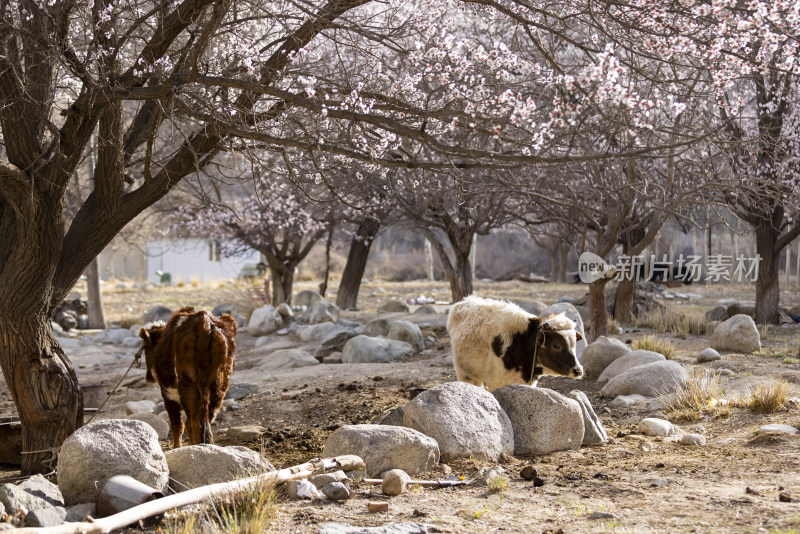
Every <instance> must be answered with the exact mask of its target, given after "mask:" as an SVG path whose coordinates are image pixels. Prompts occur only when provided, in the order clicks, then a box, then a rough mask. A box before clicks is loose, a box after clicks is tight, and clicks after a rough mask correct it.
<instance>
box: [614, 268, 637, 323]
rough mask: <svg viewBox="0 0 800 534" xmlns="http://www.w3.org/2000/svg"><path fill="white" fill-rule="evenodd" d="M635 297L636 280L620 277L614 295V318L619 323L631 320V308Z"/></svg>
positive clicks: (630, 321)
mask: <svg viewBox="0 0 800 534" xmlns="http://www.w3.org/2000/svg"><path fill="white" fill-rule="evenodd" d="M635 298H636V280H635V279H634V278H633V277H631V278H630V279H628V277H621V279H620V281H619V284H618V285H617V291H616V293H615V295H614V318H615V319H616V320H617V321H619V322H621V323H632V322H633V308H634V303H635Z"/></svg>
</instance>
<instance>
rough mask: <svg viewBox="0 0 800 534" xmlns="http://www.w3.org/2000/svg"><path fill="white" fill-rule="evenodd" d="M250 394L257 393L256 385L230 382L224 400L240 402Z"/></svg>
mask: <svg viewBox="0 0 800 534" xmlns="http://www.w3.org/2000/svg"><path fill="white" fill-rule="evenodd" d="M252 393H258V384H251V383H248V382H233V381H232V382H231V385H230V387H229V388H228V392H227V393H226V394H225V398H226V399H233V400H240V399H243V398H245V397H246V396H248V395H250V394H252Z"/></svg>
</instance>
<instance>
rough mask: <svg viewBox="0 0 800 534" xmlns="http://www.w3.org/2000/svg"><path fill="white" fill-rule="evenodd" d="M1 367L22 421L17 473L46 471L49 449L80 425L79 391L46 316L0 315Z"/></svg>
mask: <svg viewBox="0 0 800 534" xmlns="http://www.w3.org/2000/svg"><path fill="white" fill-rule="evenodd" d="M0 366H2V369H3V375H4V376H5V377H6V383H7V384H8V386H9V390H10V392H11V396H12V398H13V399H14V403H15V404H16V406H17V410H18V411H19V416H20V419H21V421H22V449H23V454H22V473H23V474H24V475H32V474H36V473H44V472H48V471H50V470H51V469H52V467H53V466H51V465H49V464H48V461H49V460H50V459H51V458H52V457H53V454H52V452H51V451H52V449H54V448H56V447H58V446H59V445H61V443H62V442H63V441H64V439H66V438H67V436H69V435H70V434H72V433H73V432H74V431H75V430H76V429H77V428H78V427H80V426H81V425H82V424H83V394H82V393H81V390H80V387H79V386H78V379H77V377H76V376H75V372H74V370H73V368H72V364H71V363H70V361H69V359H68V358H67V357H66V355H65V354H64V351H63V350H62V349H61V347H60V346H59V344H58V342H57V341H56V339H55V336H54V335H53V329H52V326H51V325H50V321H49V319H48V315H47V314H35V315H23V314H15V313H13V312H11V313H9V312H6V314H4V315H3V316H1V317H0ZM34 451H37V452H34ZM38 451H43V452H38Z"/></svg>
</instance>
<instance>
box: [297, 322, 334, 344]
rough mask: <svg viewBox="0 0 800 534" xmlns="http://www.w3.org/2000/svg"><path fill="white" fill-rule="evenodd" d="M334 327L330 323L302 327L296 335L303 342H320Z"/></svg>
mask: <svg viewBox="0 0 800 534" xmlns="http://www.w3.org/2000/svg"><path fill="white" fill-rule="evenodd" d="M335 326H336V325H335V324H333V323H332V322H330V321H326V322H324V323H319V324H311V325H306V326H302V327H300V328H299V329H298V330H297V335H298V336H300V339H301V340H303V341H320V340H321V339H322V337H323V336H324V335H325V334H326V333H327V332H328V331H329V330H330V329H332V328H333V327H335Z"/></svg>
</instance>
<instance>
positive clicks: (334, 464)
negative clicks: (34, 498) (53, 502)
mask: <svg viewBox="0 0 800 534" xmlns="http://www.w3.org/2000/svg"><path fill="white" fill-rule="evenodd" d="M340 469H341V470H344V471H352V470H355V469H364V460H362V459H361V458H359V457H358V456H353V455H347V456H337V457H336V458H324V459H319V460H312V461H310V462H306V463H304V464H300V465H295V466H294V467H287V468H286V469H281V470H279V471H270V472H269V473H264V474H263V475H257V476H254V477H250V478H245V479H241V480H232V481H230V482H221V483H219V484H211V485H209V486H201V487H199V488H194V489H191V490H188V491H184V492H182V493H176V494H175V495H170V496H169V497H164V498H161V499H156V500H155V501H150V502H146V503H144V504H140V505H139V506H134V507H133V508H129V509H128V510H125V511H123V512H120V513H118V514H114V515H111V516H108V517H103V518H101V519H95V520H94V521H93V522H91V523H64V524H62V525H59V526H56V527H44V528H20V529H17V530H15V531H14V533H15V534H84V533H86V534H90V533H95V532H99V533H106V532H112V531H114V530H116V529H119V528H123V527H127V526H128V525H132V524H133V523H136V522H137V521H140V520H142V519H145V518H148V517H152V516H154V515H158V514H163V513H164V512H166V511H167V510H171V509H173V508H178V507H180V506H186V505H187V504H194V503H198V502H200V501H204V500H206V499H210V498H211V497H214V496H216V495H220V494H223V493H229V492H233V491H238V490H242V489H244V488H245V487H247V486H249V485H252V484H257V483H264V482H275V483H278V482H286V481H288V480H297V479H301V478H307V477H309V476H311V475H313V474H315V473H319V472H326V471H338V470H340Z"/></svg>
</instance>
